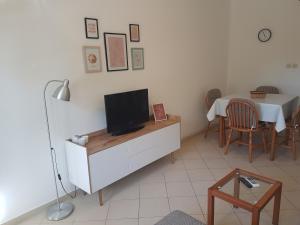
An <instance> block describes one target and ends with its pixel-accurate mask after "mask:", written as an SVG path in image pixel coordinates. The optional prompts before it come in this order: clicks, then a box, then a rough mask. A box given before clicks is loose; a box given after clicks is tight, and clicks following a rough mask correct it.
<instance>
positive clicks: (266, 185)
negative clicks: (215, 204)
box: [216, 169, 276, 205]
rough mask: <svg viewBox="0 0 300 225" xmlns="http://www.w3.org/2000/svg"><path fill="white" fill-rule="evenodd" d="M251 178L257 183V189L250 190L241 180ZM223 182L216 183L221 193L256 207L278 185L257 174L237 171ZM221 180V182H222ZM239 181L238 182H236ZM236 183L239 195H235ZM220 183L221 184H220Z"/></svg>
mask: <svg viewBox="0 0 300 225" xmlns="http://www.w3.org/2000/svg"><path fill="white" fill-rule="evenodd" d="M242 177H243V178H249V177H250V178H251V179H253V180H254V181H255V183H256V185H255V187H252V188H249V187H247V186H246V185H245V184H244V183H243V182H242V181H241V178H242ZM222 180H223V182H217V183H216V189H217V190H218V191H220V192H223V193H226V194H228V195H230V196H232V197H234V198H237V199H239V200H243V201H246V202H248V203H250V204H251V205H255V204H256V203H257V202H258V201H259V200H260V199H261V198H262V197H263V196H264V195H265V194H266V192H267V191H268V190H270V189H271V187H272V186H273V185H274V184H275V183H276V181H273V180H272V179H269V178H266V177H262V176H260V175H256V174H252V173H250V174H248V172H247V171H243V170H239V169H236V170H235V171H233V172H232V176H227V177H224V178H223V179H222ZM222 180H221V181H222ZM236 180H237V181H236ZM235 182H237V186H238V187H236V189H239V191H237V192H239V195H238V196H237V195H236V194H235V193H237V192H235ZM218 183H220V184H218Z"/></svg>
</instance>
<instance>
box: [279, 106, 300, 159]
mask: <svg viewBox="0 0 300 225" xmlns="http://www.w3.org/2000/svg"><path fill="white" fill-rule="evenodd" d="M299 128H300V108H298V109H297V111H296V112H295V113H293V116H292V118H291V119H290V120H289V121H287V123H286V130H285V138H284V141H283V142H281V143H279V145H280V146H281V147H284V148H288V149H290V150H291V151H292V154H293V158H294V160H296V159H297V146H296V142H297V140H296V139H297V137H296V135H297V133H299Z"/></svg>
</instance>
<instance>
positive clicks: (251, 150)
mask: <svg viewBox="0 0 300 225" xmlns="http://www.w3.org/2000/svg"><path fill="white" fill-rule="evenodd" d="M248 147H249V153H248V154H249V162H250V163H252V161H253V146H252V132H249V146H248Z"/></svg>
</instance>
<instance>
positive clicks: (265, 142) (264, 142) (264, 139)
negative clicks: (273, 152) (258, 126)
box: [261, 131, 268, 153]
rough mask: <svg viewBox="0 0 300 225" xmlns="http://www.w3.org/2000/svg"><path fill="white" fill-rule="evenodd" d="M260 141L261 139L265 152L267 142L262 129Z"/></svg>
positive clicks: (266, 150)
mask: <svg viewBox="0 0 300 225" xmlns="http://www.w3.org/2000/svg"><path fill="white" fill-rule="evenodd" d="M261 134H262V141H263V145H264V151H265V152H266V153H267V152H268V144H267V140H266V134H265V132H264V131H262V133H261Z"/></svg>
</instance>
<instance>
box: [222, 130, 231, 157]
mask: <svg viewBox="0 0 300 225" xmlns="http://www.w3.org/2000/svg"><path fill="white" fill-rule="evenodd" d="M232 131H233V130H232V129H230V130H229V134H228V139H227V143H226V147H225V151H224V154H225V155H227V154H228V151H229V144H230V141H231V135H232Z"/></svg>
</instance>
